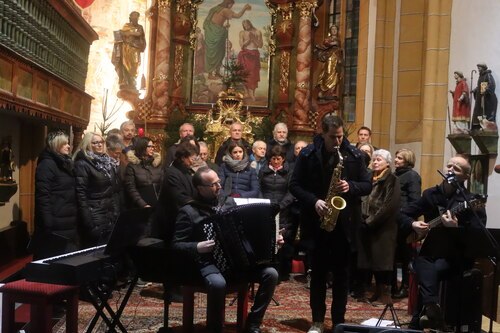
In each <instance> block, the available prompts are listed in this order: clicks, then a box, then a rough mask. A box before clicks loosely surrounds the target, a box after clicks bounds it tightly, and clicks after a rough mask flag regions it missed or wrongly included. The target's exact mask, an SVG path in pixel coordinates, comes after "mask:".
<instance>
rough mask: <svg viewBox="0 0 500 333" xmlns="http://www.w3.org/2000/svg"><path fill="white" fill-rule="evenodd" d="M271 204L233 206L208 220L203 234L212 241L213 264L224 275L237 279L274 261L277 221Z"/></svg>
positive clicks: (204, 224) (203, 227)
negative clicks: (213, 243)
mask: <svg viewBox="0 0 500 333" xmlns="http://www.w3.org/2000/svg"><path fill="white" fill-rule="evenodd" d="M275 215H276V214H275V212H274V210H273V207H272V206H271V205H270V204H266V203H253V204H247V205H242V206H236V207H233V208H230V209H228V210H226V211H223V212H220V213H217V214H215V215H213V216H211V217H209V218H207V219H206V220H205V221H204V223H202V229H203V230H202V231H203V233H204V234H205V236H206V238H207V239H213V240H215V248H214V251H213V257H214V261H215V265H216V266H217V268H218V269H219V270H220V271H221V273H222V274H223V275H225V276H239V275H242V274H245V273H246V272H248V271H249V270H251V269H252V268H254V267H256V266H259V265H270V264H272V263H273V262H274V260H275V253H276V251H275V249H276V230H277V229H276V222H275V218H274V217H275Z"/></svg>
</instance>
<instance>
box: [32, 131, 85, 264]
mask: <svg viewBox="0 0 500 333" xmlns="http://www.w3.org/2000/svg"><path fill="white" fill-rule="evenodd" d="M70 149H71V148H70V145H69V138H68V135H67V134H66V133H64V132H62V131H55V132H51V133H49V134H48V136H47V140H46V147H45V149H44V150H43V151H42V152H41V154H40V156H39V157H38V165H37V167H36V172H35V231H34V234H33V239H32V242H31V244H30V249H32V250H33V258H34V259H35V260H38V259H41V258H47V257H52V256H55V255H59V254H63V253H68V252H73V251H76V250H78V233H77V220H78V219H77V216H78V214H77V205H78V204H77V199H76V190H75V188H76V181H75V175H74V170H73V161H72V160H71V157H70Z"/></svg>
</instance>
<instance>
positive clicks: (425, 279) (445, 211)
mask: <svg viewBox="0 0 500 333" xmlns="http://www.w3.org/2000/svg"><path fill="white" fill-rule="evenodd" d="M444 171H445V172H447V175H446V179H444V180H443V181H442V182H441V184H439V185H436V186H433V187H431V188H428V189H426V190H425V191H424V192H423V193H422V197H421V199H420V200H418V201H416V202H414V203H412V204H411V205H408V206H405V207H404V208H403V209H402V210H401V213H402V218H403V221H404V225H405V226H406V227H407V228H406V229H407V230H406V231H408V232H409V231H410V230H411V229H413V231H414V232H415V233H416V234H417V235H419V236H420V237H424V236H425V235H427V233H428V232H429V229H430V225H429V224H428V223H426V222H423V221H418V220H417V219H418V217H419V216H422V215H423V216H424V218H425V221H427V222H429V221H431V220H434V219H435V218H440V222H441V223H442V224H443V226H444V227H447V228H458V227H462V228H464V227H467V228H481V225H480V224H483V225H485V224H486V212H485V210H484V208H480V209H475V211H472V210H470V209H466V210H463V211H461V212H457V213H453V211H454V209H455V208H456V207H458V205H459V204H462V205H463V204H464V200H465V198H464V197H463V195H462V193H463V194H464V195H465V196H466V197H467V199H468V200H470V199H473V196H472V194H471V193H470V192H469V191H468V190H467V189H466V188H465V187H464V182H465V181H466V180H467V179H469V177H470V173H471V166H470V164H469V162H468V161H467V160H466V159H465V158H464V157H462V156H455V157H452V158H450V159H449V161H448V163H447V165H446V168H445V170H444ZM470 264H471V263H467V262H464V261H461V262H457V261H456V260H448V259H443V258H434V257H425V256H418V257H417V258H416V259H415V262H414V264H413V268H414V269H415V272H416V274H417V277H418V282H419V293H420V295H419V304H418V306H417V311H415V312H414V315H413V319H412V322H411V323H410V328H414V329H419V328H422V329H423V328H430V329H437V330H442V329H444V326H445V323H444V318H443V313H442V311H441V308H440V306H439V285H440V281H441V279H442V278H443V277H444V275H445V273H446V272H449V271H450V270H451V268H452V267H455V270H456V268H457V267H462V268H464V269H470V268H471V267H472V266H470Z"/></svg>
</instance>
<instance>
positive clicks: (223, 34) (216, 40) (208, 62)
mask: <svg viewBox="0 0 500 333" xmlns="http://www.w3.org/2000/svg"><path fill="white" fill-rule="evenodd" d="M222 9H224V7H223V6H221V5H217V6H215V7H213V8H212V9H210V11H209V12H208V15H207V18H206V19H205V21H204V22H203V30H205V44H206V53H205V71H206V72H208V73H211V72H213V71H214V70H216V69H218V68H220V67H221V66H222V60H224V56H225V53H226V52H225V51H226V40H227V36H228V32H227V29H226V28H224V27H221V26H218V25H217V24H214V23H212V17H213V16H214V14H215V13H218V12H220V11H221V10H222Z"/></svg>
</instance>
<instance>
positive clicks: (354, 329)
mask: <svg viewBox="0 0 500 333" xmlns="http://www.w3.org/2000/svg"><path fill="white" fill-rule="evenodd" d="M333 333H422V331H416V330H410V329H404V328H396V327H380V326H363V325H349V324H339V325H337V326H335V330H334V331H333Z"/></svg>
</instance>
